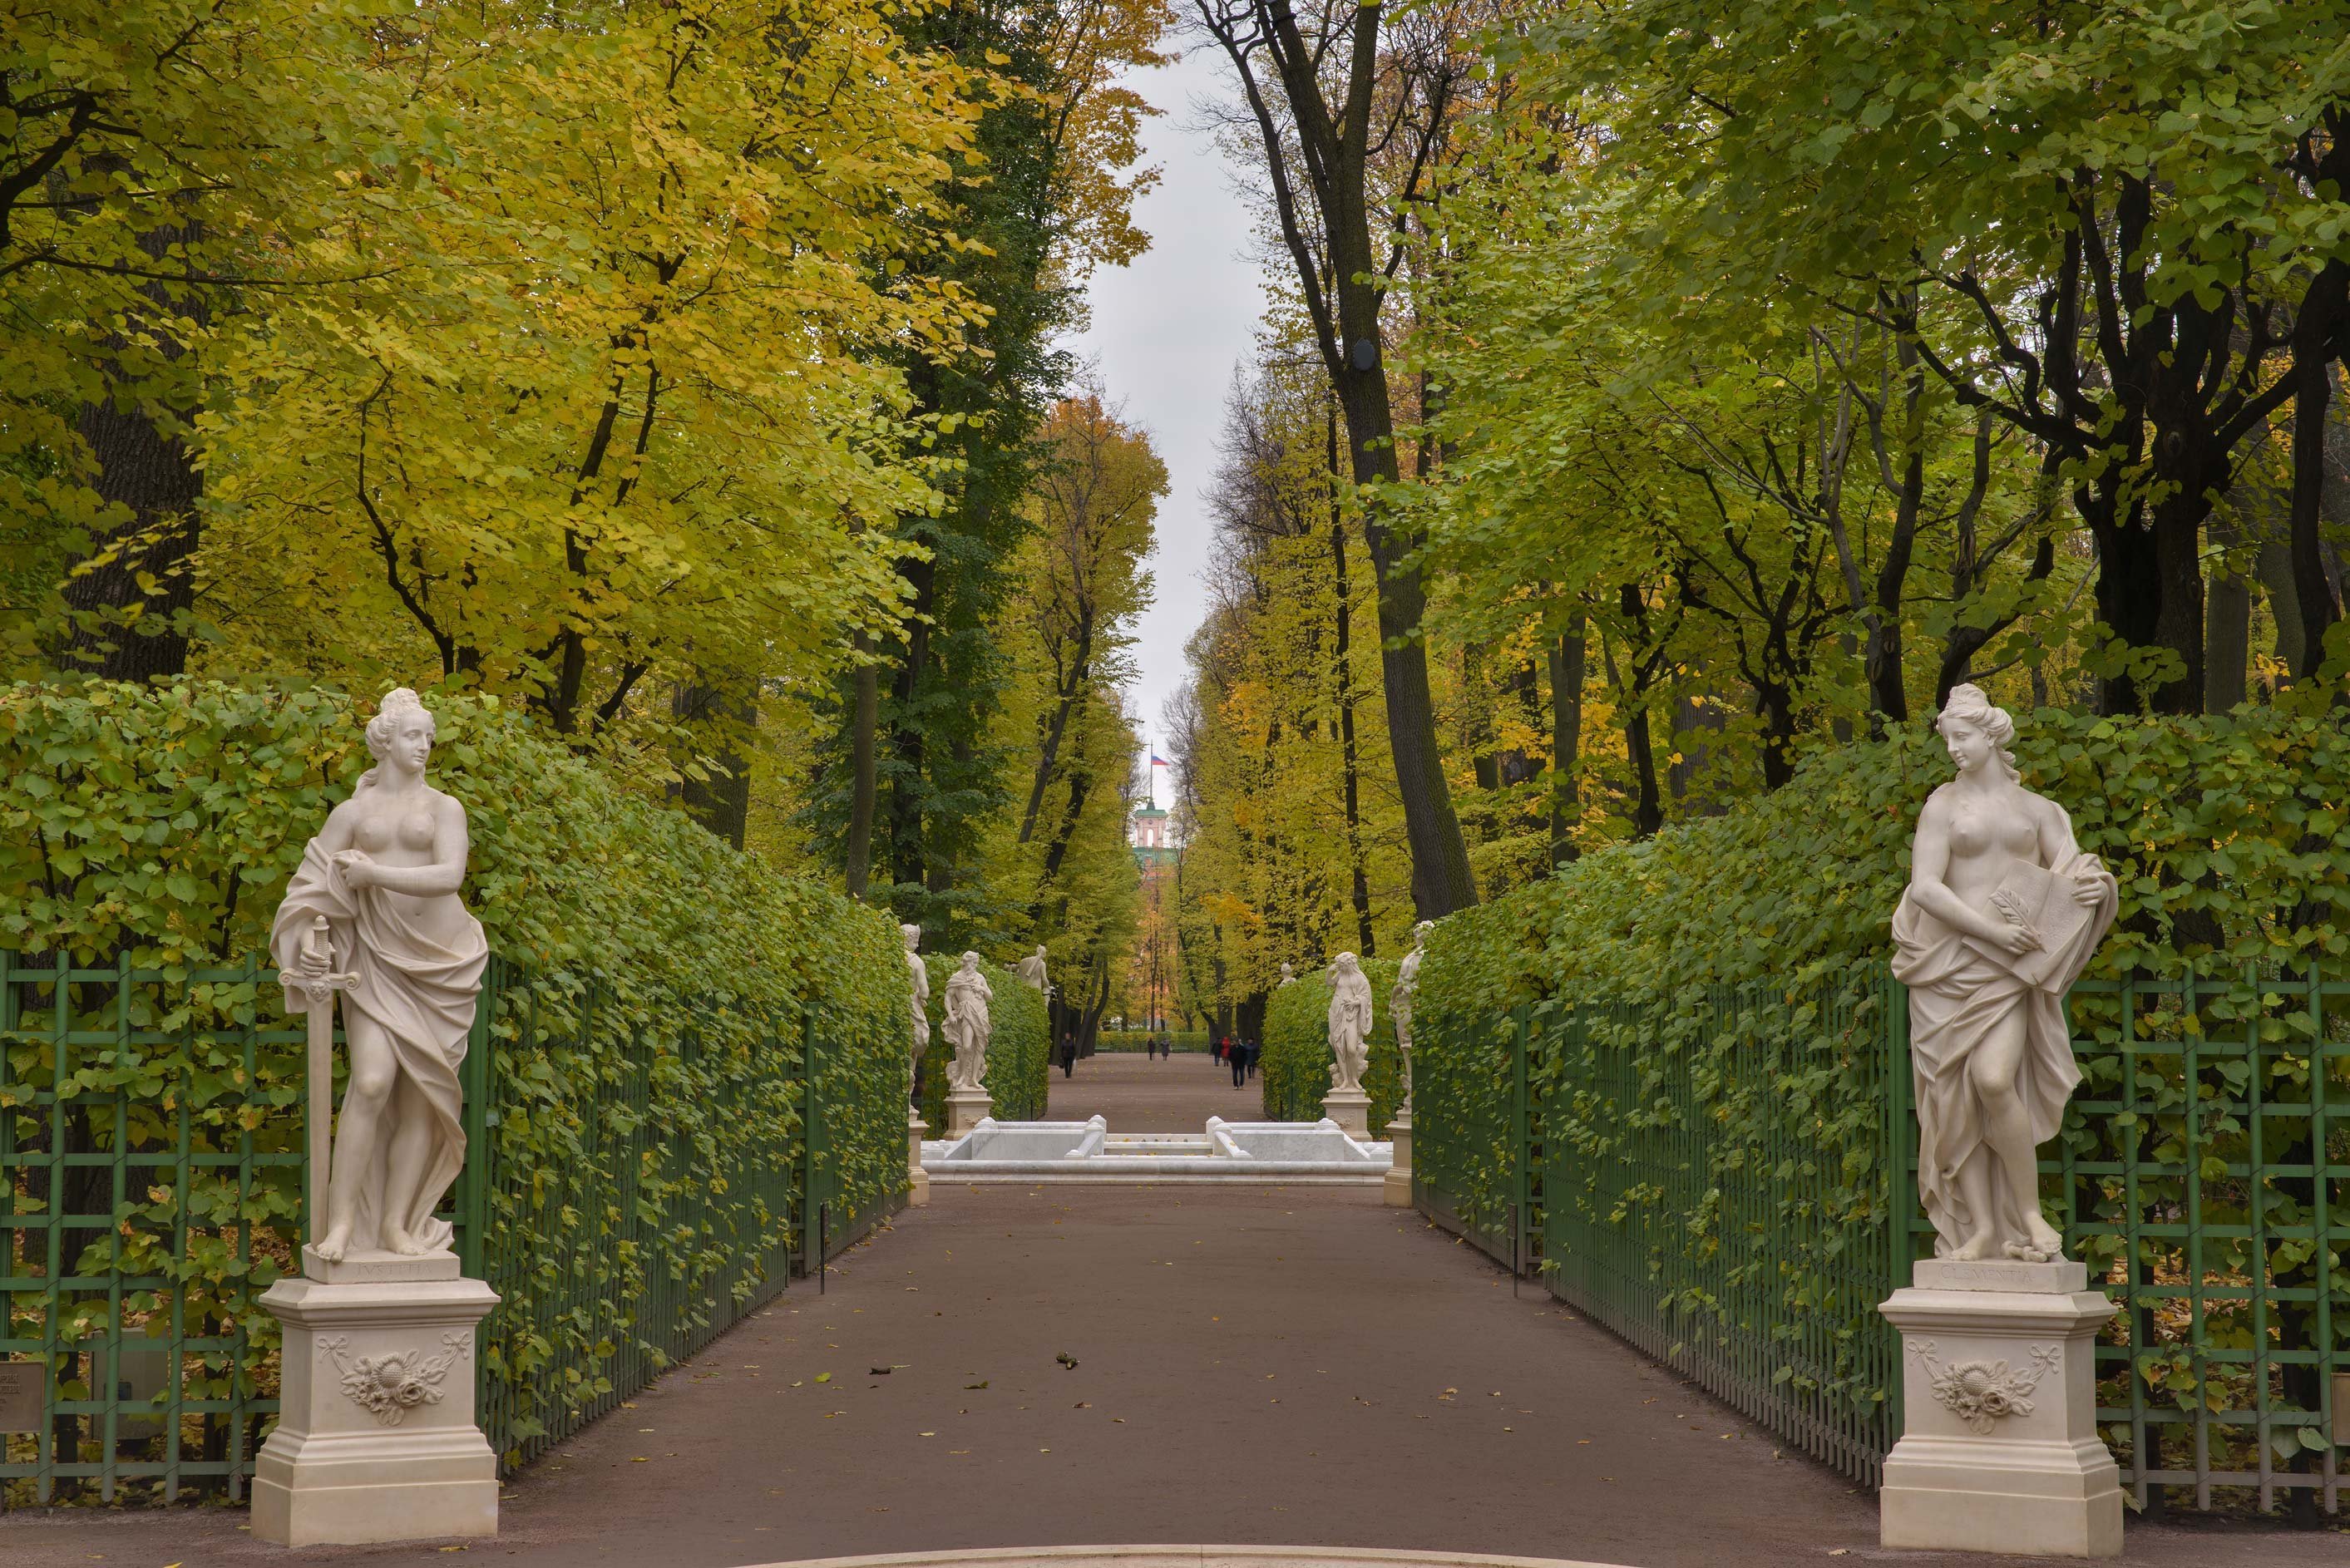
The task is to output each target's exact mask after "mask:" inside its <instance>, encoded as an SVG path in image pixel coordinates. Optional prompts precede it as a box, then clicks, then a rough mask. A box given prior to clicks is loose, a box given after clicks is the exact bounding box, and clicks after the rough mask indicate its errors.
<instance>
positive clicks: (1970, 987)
mask: <svg viewBox="0 0 2350 1568" xmlns="http://www.w3.org/2000/svg"><path fill="white" fill-rule="evenodd" d="M1935 727H1936V728H1937V729H1938V730H1939V731H1940V732H1941V735H1942V742H1943V744H1944V745H1945V746H1946V747H1947V748H1948V749H1949V752H1950V760H1951V762H1953V763H1956V764H1957V766H1958V771H1959V776H1958V777H1957V778H1956V779H1954V780H1952V781H1951V782H1950V783H1949V784H1944V785H1942V786H1941V787H1940V788H1939V789H1937V790H1936V791H1935V792H1934V793H1933V794H1932V795H1931V796H1930V797H1929V799H1928V800H1927V802H1926V806H1925V809H1924V810H1923V811H1922V812H1920V813H1919V814H1918V836H1917V840H1916V844H1915V846H1914V847H1913V848H1912V850H1911V853H1910V869H1909V886H1908V890H1907V891H1905V892H1904V893H1903V894H1902V895H1901V903H1900V907H1899V908H1898V909H1896V910H1895V911H1894V915H1893V944H1894V959H1893V973H1894V977H1895V978H1896V979H1898V980H1899V981H1901V982H1902V984H1904V985H1906V986H1907V987H1908V989H1909V1059H1910V1068H1911V1073H1912V1075H1913V1078H1914V1080H1915V1085H1916V1103H1917V1107H1918V1197H1919V1199H1921V1200H1923V1202H1924V1203H1925V1206H1926V1213H1927V1215H1928V1217H1929V1219H1931V1220H1933V1222H1934V1233H1935V1238H1936V1240H1935V1249H1934V1250H1935V1252H1936V1254H1937V1255H1938V1256H1940V1257H1944V1258H1950V1259H1953V1260H1958V1261H1960V1262H1970V1261H1974V1260H1979V1259H2012V1260H2016V1261H2019V1262H2046V1261H2049V1260H2052V1259H2055V1258H2057V1257H2059V1256H2060V1255H2061V1253H2062V1249H2063V1246H2064V1238H2063V1237H2061V1236H2059V1235H2058V1234H2057V1233H2056V1230H2055V1228H2054V1226H2052V1225H2050V1224H2049V1223H2048V1221H2047V1220H2045V1219H2043V1217H2042V1216H2041V1212H2040V1177H2039V1167H2038V1164H2037V1154H2036V1150H2037V1148H2038V1146H2039V1145H2041V1144H2042V1143H2044V1142H2045V1141H2047V1140H2048V1139H2049V1138H2051V1137H2054V1136H2055V1135H2056V1129H2057V1127H2059V1126H2060V1125H2061V1124H2062V1123H2063V1121H2064V1102H2065V1101H2066V1100H2067V1099H2069V1098H2070V1097H2071V1096H2072V1093H2073V1090H2074V1087H2075V1086H2076V1085H2078V1084H2079V1083H2080V1081H2081V1073H2080V1069H2079V1067H2077V1066H2076V1065H2075V1064H2074V1060H2073V1044H2072V1036H2071V1033H2070V1032H2069V1031H2068V1029H2067V1028H2066V1026H2065V1022H2064V992H2065V991H2066V990H2067V989H2068V988H2069V987H2070V986H2071V985H2072V983H2073V981H2075V980H2076V979H2078V978H2079V977H2080V974H2081V971H2082V970H2083V968H2085V966H2086V965H2087V963H2088V961H2089V957H2090V955H2091V954H2092V953H2093V952H2095V950H2096V946H2097V943H2098V942H2099V941H2100V940H2103V938H2104V937H2105V934H2106V930H2107V929H2110V928H2111V927H2112V925H2113V922H2114V911H2115V909H2116V905H2117V903H2118V902H2119V890H2118V888H2116V884H2115V881H2114V878H2113V877H2112V875H2111V874H2110V873H2108V872H2107V871H2106V868H2105V867H2104V866H2102V865H2101V864H2099V863H2098V861H2097V860H2096V858H2095V857H2093V856H2089V855H2085V854H2083V853H2082V852H2081V848H2080V846H2078V845H2077V844H2075V843H2074V839H2073V823H2072V819H2071V818H2070V817H2068V816H2067V815H2065V813H2064V807H2062V806H2060V805H2057V804H2056V803H2055V802H2054V801H2052V800H2049V799H2047V798H2045V797H2044V796H2042V795H2037V794H2033V793H2032V792H2031V791H2030V790H2027V789H2025V788H2024V787H2023V785H2022V783H2021V782H2020V781H2019V777H2018V774H2017V773H2016V767H2015V759H2014V757H2013V756H2012V754H2011V753H2009V752H2008V751H2007V749H2006V748H2007V746H2008V743H2009V742H2011V741H2012V739H2013V738H2014V734H2015V725H2014V722H2013V721H2012V720H2011V719H2010V718H2009V717H2008V716H2007V714H2006V713H2005V712H2003V711H2001V710H2000V709H1997V708H1994V707H1992V706H1991V702H1990V701H1989V700H1988V699H1986V698H1985V697H1984V696H1983V694H1982V692H1981V691H1979V690H1977V689H1976V688H1975V687H1973V686H1959V687H1955V688H1953V689H1952V690H1951V692H1950V702H1949V705H1948V706H1947V707H1945V708H1944V709H1943V710H1942V713H1941V717H1940V718H1939V719H1938V720H1936V721H1935Z"/></svg>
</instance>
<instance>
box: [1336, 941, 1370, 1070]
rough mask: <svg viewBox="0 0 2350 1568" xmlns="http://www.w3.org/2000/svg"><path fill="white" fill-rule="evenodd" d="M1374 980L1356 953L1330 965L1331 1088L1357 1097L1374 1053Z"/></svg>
mask: <svg viewBox="0 0 2350 1568" xmlns="http://www.w3.org/2000/svg"><path fill="white" fill-rule="evenodd" d="M1370 1037H1371V981H1370V977H1369V976H1368V975H1367V974H1365V973H1364V972H1363V969H1362V966H1361V965H1360V964H1358V963H1357V962H1356V961H1355V955H1354V954H1352V953H1340V954H1339V955H1338V956H1337V957H1336V959H1334V960H1332V961H1331V964H1330V1055H1331V1058H1332V1060H1331V1063H1330V1087H1331V1088H1332V1089H1334V1090H1336V1091H1337V1092H1339V1093H1341V1094H1354V1093H1357V1091H1359V1090H1360V1089H1361V1088H1362V1086H1363V1069H1364V1067H1366V1066H1367V1065H1368V1064H1369V1062H1370V1056H1371V1051H1370V1045H1369V1044H1368V1042H1369V1040H1370Z"/></svg>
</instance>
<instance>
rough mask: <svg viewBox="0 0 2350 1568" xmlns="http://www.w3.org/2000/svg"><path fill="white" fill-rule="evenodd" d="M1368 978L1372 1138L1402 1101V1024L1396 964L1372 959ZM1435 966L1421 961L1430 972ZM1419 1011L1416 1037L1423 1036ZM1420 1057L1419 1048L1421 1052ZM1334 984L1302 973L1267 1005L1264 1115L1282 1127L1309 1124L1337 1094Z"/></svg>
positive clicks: (1366, 1079) (1261, 1076)
mask: <svg viewBox="0 0 2350 1568" xmlns="http://www.w3.org/2000/svg"><path fill="white" fill-rule="evenodd" d="M1362 965H1363V973H1364V974H1365V975H1366V976H1367V977H1368V979H1369V980H1370V982H1371V1042H1370V1044H1371V1052H1370V1060H1369V1062H1368V1063H1367V1064H1366V1065H1365V1067H1364V1068H1363V1087H1364V1089H1365V1090H1367V1092H1368V1093H1369V1095H1370V1096H1371V1111H1370V1122H1371V1136H1372V1137H1380V1136H1381V1135H1383V1134H1384V1133H1385V1132H1386V1131H1387V1125H1388V1117H1389V1116H1393V1115H1395V1113H1396V1106H1399V1105H1400V1104H1401V1103H1402V1100H1403V1095H1402V1065H1401V1061H1400V1058H1399V1056H1398V1055H1397V1054H1396V1042H1395V1020H1394V1019H1393V1018H1392V1017H1390V1016H1389V1015H1388V1011H1389V1010H1388V996H1389V994H1390V993H1391V992H1393V991H1394V990H1395V982H1396V971H1398V970H1399V969H1400V968H1401V967H1402V962H1401V961H1400V960H1397V959H1383V958H1374V959H1365V960H1363V961H1362ZM1427 968H1428V961H1427V960H1425V959H1422V960H1421V961H1420V971H1421V972H1422V973H1423V974H1425V973H1426V972H1427ZM1418 1022H1419V1013H1418V1012H1417V1009H1415V1011H1414V1013H1413V1023H1414V1025H1415V1028H1414V1033H1413V1036H1412V1037H1413V1040H1414V1042H1415V1045H1416V1043H1417V1041H1418V1039H1419V1033H1418V1029H1417V1025H1418ZM1415 1054H1417V1052H1416V1049H1415ZM1330 1065H1331V1056H1330V981H1329V980H1328V978H1327V976H1326V974H1324V973H1322V972H1320V971H1317V972H1315V973H1312V974H1302V975H1299V976H1298V977H1297V979H1296V981H1295V982H1294V983H1292V984H1289V985H1284V986H1279V987H1276V988H1275V989H1274V992H1273V995H1272V996H1271V997H1269V998H1267V999H1266V1002H1265V1006H1264V1061H1263V1064H1261V1065H1260V1066H1259V1067H1258V1069H1257V1077H1258V1081H1259V1082H1260V1083H1262V1084H1263V1086H1264V1114H1265V1116H1266V1117H1267V1119H1269V1120H1272V1121H1276V1122H1310V1121H1315V1120H1318V1119H1319V1118H1320V1117H1321V1115H1322V1098H1323V1096H1325V1095H1327V1094H1328V1093H1329V1092H1330Z"/></svg>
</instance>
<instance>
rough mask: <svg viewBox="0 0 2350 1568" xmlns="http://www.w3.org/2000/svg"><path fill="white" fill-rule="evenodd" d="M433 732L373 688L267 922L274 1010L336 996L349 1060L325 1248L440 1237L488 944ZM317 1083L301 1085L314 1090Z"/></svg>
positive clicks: (458, 1149)
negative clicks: (316, 824)
mask: <svg viewBox="0 0 2350 1568" xmlns="http://www.w3.org/2000/svg"><path fill="white" fill-rule="evenodd" d="M433 734H434V725H433V720H432V713H431V712H430V711H428V710H427V709H426V708H425V706H424V704H423V703H422V702H421V701H418V699H417V696H416V693H415V692H413V691H410V690H409V689H408V688H406V687H404V686H403V687H400V688H399V689H398V690H396V691H392V692H390V693H389V694H387V695H386V696H385V698H384V700H383V704H382V706H381V708H380V710H379V711H377V713H376V715H375V717H374V718H373V719H371V720H369V722H368V726H367V743H368V750H369V753H372V754H373V756H374V757H375V760H376V765H375V766H374V767H372V768H369V770H368V771H367V772H366V773H365V774H362V775H361V776H360V778H359V787H358V788H357V789H356V790H354V791H353V792H352V794H351V797H350V798H349V799H348V800H347V801H345V802H343V803H342V805H338V806H337V807H335V809H334V810H333V812H332V813H330V814H329V815H328V817H327V825H326V826H325V827H324V828H322V829H320V830H319V833H318V836H317V837H315V838H313V839H311V840H310V842H309V843H308V844H307V846H304V848H303V851H302V864H301V865H300V866H299V867H297V868H296V871H295V873H294V877H293V880H292V881H291V882H290V883H289V884H288V885H287V887H286V898H285V900H284V901H283V902H282V903H280V904H279V905H278V907H277V917H276V920H275V922H274V923H273V924H272V926H271V929H270V938H269V945H270V950H271V952H272V953H273V954H274V956H275V957H276V960H277V963H278V968H279V971H280V974H281V978H282V979H283V980H284V981H285V983H286V1011H287V1012H310V1011H311V1010H312V1009H313V1008H314V1007H322V1008H326V1009H329V1010H330V1009H331V1008H332V1007H333V1005H334V1002H333V997H334V992H335V990H336V989H341V990H342V993H343V996H344V1002H343V1032H344V1037H345V1041H346V1044H347V1048H348V1052H349V1057H350V1073H349V1076H348V1080H347V1083H346V1086H345V1088H344V1092H343V1104H342V1115H341V1116H340V1118H339V1120H338V1123H337V1126H336V1137H335V1140H334V1155H333V1159H332V1171H331V1176H330V1179H328V1183H327V1199H326V1220H327V1225H326V1230H325V1232H324V1234H323V1235H320V1236H318V1239H317V1241H316V1242H315V1243H314V1245H313V1247H312V1248H311V1249H310V1250H311V1251H315V1252H316V1253H317V1257H318V1258H319V1259H321V1260H323V1261H324V1262H329V1263H338V1262H342V1261H343V1260H344V1259H346V1258H347V1257H353V1256H356V1255H358V1254H360V1253H367V1252H390V1253H395V1254H399V1255H401V1256H408V1257H414V1256H420V1255H422V1254H425V1253H429V1252H442V1251H448V1249H449V1245H450V1241H451V1239H452V1238H451V1229H450V1225H449V1222H448V1221H447V1220H441V1219H437V1218H435V1217H434V1215H433V1212H432V1211H433V1210H434V1208H435V1207H437V1206H438V1205H439V1203H440V1201H441V1195H442V1193H444V1192H446V1191H448V1189H449V1184H450V1183H451V1182H452V1181H454V1180H455V1179H457V1173H458V1171H459V1170H460V1169H462V1168H463V1166H464V1163H465V1129H464V1123H463V1117H462V1112H463V1099H464V1095H463V1089H462V1087H461V1086H460V1085H459V1083H458V1081H457V1066H458V1064H459V1063H461V1062H463V1060H464V1059H465V1048H466V1044H467V1041H468V1039H469V1037H470V1036H471V1034H472V1033H473V1007H474V1002H475V1000H476V998H477V997H478V996H479V995H480V992H481V989H482V971H483V967H484V965H485V964H486V963H487V962H488V961H489V955H490V950H489V943H488V941H487V940H485V939H484V937H483V935H482V923H481V922H480V921H479V920H477V919H474V918H473V914H472V913H471V912H470V911H469V910H467V909H466V908H465V906H464V905H463V903H462V902H460V901H459V899H458V898H457V890H458V888H461V887H463V884H464V880H465V857H466V852H467V840H466V831H465V808H464V807H463V806H462V805H458V804H457V802H456V801H455V800H454V799H452V797H450V796H448V795H446V794H442V793H441V792H440V791H439V790H437V789H434V788H433V787H432V785H431V784H427V783H425V780H424V768H425V764H426V763H427V762H428V761H430V760H431V757H432V740H433ZM322 923H323V925H324V928H325V933H326V940H319V935H318V928H319V927H320V925H321V924H322ZM333 971H347V972H344V973H339V974H338V973H335V972H333ZM330 982H333V983H330ZM327 1016H328V1017H331V1012H328V1014H327ZM327 1093H328V1087H327V1085H323V1084H320V1085H313V1087H312V1094H313V1098H314V1104H317V1105H319V1106H323V1105H324V1100H325V1096H326V1095H327ZM321 1119H322V1120H323V1118H321Z"/></svg>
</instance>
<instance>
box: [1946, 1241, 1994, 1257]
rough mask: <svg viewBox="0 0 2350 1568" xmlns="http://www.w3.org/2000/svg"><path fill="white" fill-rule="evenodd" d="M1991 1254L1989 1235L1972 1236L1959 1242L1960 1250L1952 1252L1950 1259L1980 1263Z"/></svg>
mask: <svg viewBox="0 0 2350 1568" xmlns="http://www.w3.org/2000/svg"><path fill="white" fill-rule="evenodd" d="M1990 1256H1991V1238H1990V1237H1989V1236H1987V1235H1984V1236H1970V1237H1969V1238H1968V1239H1967V1240H1966V1241H1961V1242H1960V1243H1959V1246H1958V1250H1957V1251H1953V1252H1952V1253H1951V1254H1950V1259H1951V1261H1952V1262H1960V1263H1980V1262H1982V1261H1983V1260H1984V1259H1985V1258H1988V1257H1990Z"/></svg>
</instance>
